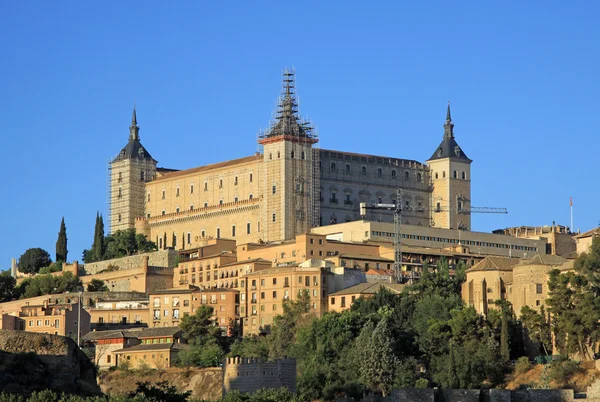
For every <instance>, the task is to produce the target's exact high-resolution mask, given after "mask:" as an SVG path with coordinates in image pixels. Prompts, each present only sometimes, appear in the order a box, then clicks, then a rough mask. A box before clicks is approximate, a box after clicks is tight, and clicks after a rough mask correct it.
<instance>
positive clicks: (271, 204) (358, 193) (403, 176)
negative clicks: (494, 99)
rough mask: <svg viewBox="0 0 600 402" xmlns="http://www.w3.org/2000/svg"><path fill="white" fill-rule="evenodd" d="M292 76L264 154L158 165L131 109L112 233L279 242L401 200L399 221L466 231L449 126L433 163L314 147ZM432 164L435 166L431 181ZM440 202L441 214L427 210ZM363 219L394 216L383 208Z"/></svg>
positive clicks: (460, 163)
mask: <svg viewBox="0 0 600 402" xmlns="http://www.w3.org/2000/svg"><path fill="white" fill-rule="evenodd" d="M293 75H294V74H293V73H291V72H286V73H284V88H283V93H282V96H281V98H280V103H279V105H278V111H277V118H276V119H275V121H274V122H273V123H272V124H271V125H270V127H269V128H268V129H267V130H266V131H265V132H264V133H262V134H261V135H260V138H259V141H258V142H259V145H260V147H261V152H258V153H256V154H254V155H251V156H247V157H244V158H240V159H235V160H230V161H226V162H220V163H215V164H212V165H206V166H200V167H196V168H192V169H187V170H182V171H176V170H173V169H163V168H156V161H155V160H154V159H153V158H152V157H151V156H150V155H149V153H148V152H147V151H146V150H145V149H144V148H143V146H142V145H141V143H140V141H139V133H138V131H139V128H138V127H137V119H136V117H135V112H134V118H133V121H132V124H131V126H130V136H129V142H128V144H127V145H126V146H125V148H123V150H122V151H121V152H120V154H119V156H118V157H117V158H115V159H114V160H113V162H112V163H111V170H110V172H111V179H110V180H111V181H110V186H111V187H110V194H111V198H110V200H111V203H110V222H111V231H113V232H114V230H116V229H124V228H135V229H136V230H137V231H138V232H139V233H143V234H145V235H146V236H147V237H148V238H149V239H150V240H152V241H155V242H156V243H157V245H158V247H159V248H160V249H164V248H173V249H176V250H182V249H189V248H194V247H199V246H200V243H201V242H202V241H203V240H205V239H210V238H228V239H234V240H237V241H239V242H241V243H249V242H260V241H267V242H271V241H285V240H291V239H293V238H294V237H295V236H296V235H299V234H303V233H307V232H308V231H309V230H310V228H312V227H316V226H321V225H329V224H332V223H339V222H346V221H354V220H357V219H359V218H360V217H359V203H360V202H369V203H373V202H387V203H391V202H397V203H401V205H402V206H403V223H405V224H411V225H416V226H422V227H429V226H435V227H440V228H452V229H457V228H459V227H460V228H461V229H467V230H470V226H471V222H470V212H469V207H470V205H471V200H470V186H471V182H470V160H469V159H468V158H466V157H464V156H463V155H461V154H460V153H459V152H458V151H456V149H455V148H458V150H460V147H458V145H457V144H456V141H455V139H454V135H453V133H452V137H451V140H446V133H445V134H444V136H445V137H444V138H445V139H444V142H443V143H442V145H441V146H440V148H444V149H446V148H447V146H445V145H444V144H446V143H450V144H451V145H452V146H453V147H454V148H452V150H451V151H452V152H451V153H447V152H444V153H435V154H434V156H432V158H430V160H429V161H428V163H429V165H426V164H424V163H421V162H417V161H415V160H409V159H399V158H393V157H384V156H375V155H364V154H358V153H349V152H342V151H335V150H319V149H317V148H315V147H314V145H315V144H316V143H317V142H318V137H317V135H316V133H315V132H314V130H313V127H312V125H311V124H310V123H308V122H306V121H303V120H302V119H300V118H299V116H298V111H297V103H296V97H295V92H294V91H295V89H294V77H293ZM448 125H452V126H453V123H452V122H451V120H450V117H449V114H448V116H447V120H446V125H445V126H444V127H447V126H448ZM449 141H450V142H449ZM434 166H435V168H433V167H434ZM432 169H434V170H436V172H438V171H439V172H440V175H438V177H437V178H436V179H434V178H433V177H432V174H431V172H432ZM397 190H401V191H402V195H401V199H398V200H396V198H398V197H397ZM437 203H441V205H443V207H444V208H443V211H442V210H440V211H433V210H432V208H431V207H432V206H433V205H436V204H437ZM367 218H369V219H371V218H372V219H377V220H383V221H388V222H392V221H393V216H392V214H391V212H387V211H378V212H376V213H374V212H373V213H371V212H370V213H369V216H368V217H367Z"/></svg>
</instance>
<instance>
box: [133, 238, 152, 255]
mask: <svg viewBox="0 0 600 402" xmlns="http://www.w3.org/2000/svg"><path fill="white" fill-rule="evenodd" d="M135 242H136V244H137V251H139V252H140V253H147V252H148V251H155V250H156V249H157V247H156V243H154V242H153V241H150V240H148V239H147V238H146V236H144V235H143V234H141V233H138V234H136V235H135Z"/></svg>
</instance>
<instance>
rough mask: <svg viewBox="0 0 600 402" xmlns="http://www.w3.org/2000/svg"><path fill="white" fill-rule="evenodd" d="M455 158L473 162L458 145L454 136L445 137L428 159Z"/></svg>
mask: <svg viewBox="0 0 600 402" xmlns="http://www.w3.org/2000/svg"><path fill="white" fill-rule="evenodd" d="M444 158H453V159H459V160H463V161H465V162H469V163H470V162H472V160H471V159H469V158H468V157H467V155H466V154H465V153H464V152H463V150H462V148H461V147H460V146H459V145H458V143H457V142H456V140H455V139H454V137H444V139H443V140H442V142H441V144H440V146H439V147H437V149H436V151H435V152H434V153H433V155H431V158H429V159H428V160H430V161H432V160H435V159H444Z"/></svg>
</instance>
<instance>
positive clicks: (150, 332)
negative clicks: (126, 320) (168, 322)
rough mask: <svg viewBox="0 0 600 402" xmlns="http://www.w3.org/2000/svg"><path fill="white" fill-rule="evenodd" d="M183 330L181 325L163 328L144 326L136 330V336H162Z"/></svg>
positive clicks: (140, 337)
mask: <svg viewBox="0 0 600 402" xmlns="http://www.w3.org/2000/svg"><path fill="white" fill-rule="evenodd" d="M180 332H182V331H181V328H179V327H162V328H144V329H142V330H141V331H139V332H136V334H135V335H136V337H138V338H139V339H142V338H157V337H161V336H174V335H177V334H178V333H180Z"/></svg>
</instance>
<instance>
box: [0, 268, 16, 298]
mask: <svg viewBox="0 0 600 402" xmlns="http://www.w3.org/2000/svg"><path fill="white" fill-rule="evenodd" d="M16 285H17V280H16V279H15V278H13V277H12V276H11V275H10V271H3V272H2V273H0V303H4V302H7V301H11V300H12V299H13V297H15V286H16Z"/></svg>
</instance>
